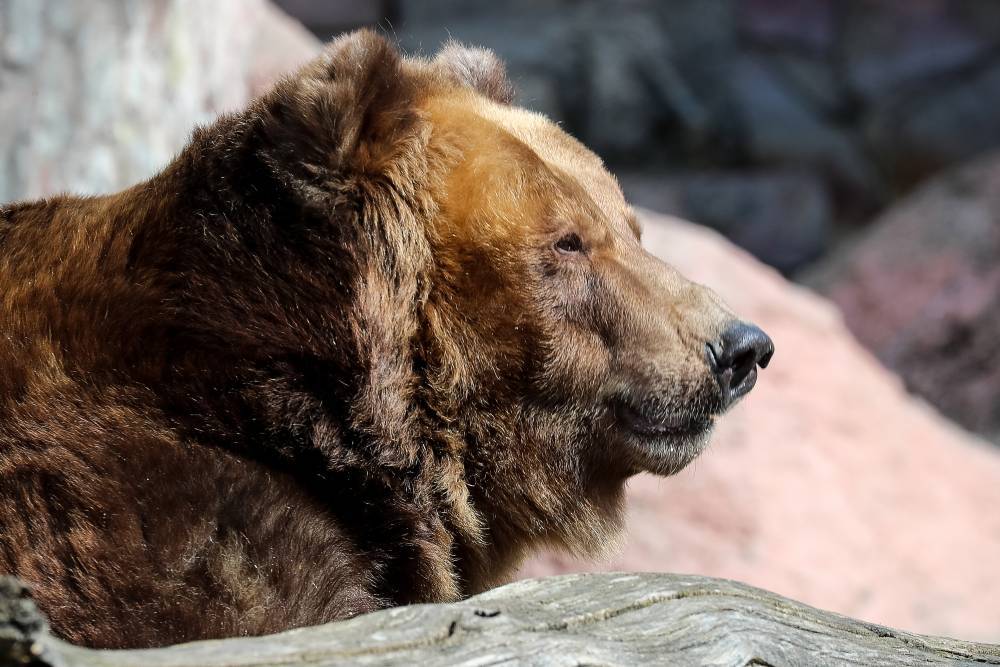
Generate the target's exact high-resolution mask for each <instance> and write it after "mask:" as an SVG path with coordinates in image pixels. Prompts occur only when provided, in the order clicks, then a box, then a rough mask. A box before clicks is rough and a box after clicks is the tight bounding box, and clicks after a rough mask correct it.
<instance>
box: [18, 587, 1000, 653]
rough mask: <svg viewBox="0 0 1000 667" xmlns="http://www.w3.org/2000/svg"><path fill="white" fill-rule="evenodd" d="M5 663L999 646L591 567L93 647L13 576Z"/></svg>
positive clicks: (763, 594)
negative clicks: (130, 644) (466, 593)
mask: <svg viewBox="0 0 1000 667" xmlns="http://www.w3.org/2000/svg"><path fill="white" fill-rule="evenodd" d="M0 664H3V665H7V664H12V665H18V664H19V665H33V666H35V667H125V666H126V665H128V666H132V665H142V666H146V667H168V666H169V667H194V666H197V667H249V666H251V665H252V666H253V667H267V666H270V665H275V666H277V665H296V666H297V667H309V666H317V667H318V666H320V665H341V664H358V665H393V664H405V665H420V666H421V667H431V666H433V665H456V664H463V665H494V664H527V665H542V664H544V665H638V664H683V665H810V666H812V665H865V666H868V665H962V664H965V665H984V664H988V665H1000V646H992V645H987V644H975V643H971V642H964V641H958V640H953V639H944V638H939V637H927V636H921V635H915V634H911V633H908V632H902V631H899V630H892V629H890V628H885V627H882V626H878V625H874V624H871V623H866V622H864V621H859V620H856V619H851V618H847V617H844V616H840V615H838V614H833V613H830V612H825V611H821V610H819V609H814V608H812V607H809V606H806V605H804V604H801V603H798V602H795V601H792V600H788V599H786V598H783V597H781V596H779V595H775V594H774V593H769V592H767V591H763V590H760V589H757V588H752V587H750V586H747V585H745V584H741V583H737V582H733V581H726V580H724V579H710V578H706V577H694V576H682V575H671V574H589V575H567V576H561V577H547V578H543V579H532V580H527V581H520V582H517V583H513V584H510V585H508V586H504V587H502V588H498V589H495V590H493V591H490V592H488V593H484V594H482V595H478V596H476V597H473V598H470V599H468V600H465V601H463V602H456V603H453V604H428V605H414V606H410V607H400V608H396V609H388V610H385V611H380V612H376V613H373V614H368V615H365V616H361V617H359V618H355V619H352V620H349V621H343V622H340V623H330V624H327V625H321V626H316V627H311V628H302V629H299V630H292V631H290V632H284V633H281V634H277V635H271V636H267V637H254V638H246V639H226V640H218V641H203V642H194V643H191V644H183V645H178V646H171V647H167V648H162V649H151V650H143V651H95V650H90V649H85V648H80V647H77V646H72V645H70V644H67V643H65V642H63V641H60V640H58V639H56V638H54V637H52V636H51V635H49V634H48V632H47V631H46V630H45V625H44V622H43V621H41V619H40V618H39V617H38V615H37V613H35V612H34V611H33V607H32V605H31V603H30V601H27V600H26V599H25V597H24V591H23V589H22V588H21V587H20V585H19V584H17V583H16V582H15V581H14V580H12V579H7V580H6V581H3V582H0Z"/></svg>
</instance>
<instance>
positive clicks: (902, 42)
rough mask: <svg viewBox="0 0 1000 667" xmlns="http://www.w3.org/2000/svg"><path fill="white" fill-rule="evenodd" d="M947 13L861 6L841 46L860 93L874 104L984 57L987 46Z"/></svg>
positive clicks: (915, 6) (944, 9)
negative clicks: (902, 89)
mask: <svg viewBox="0 0 1000 667" xmlns="http://www.w3.org/2000/svg"><path fill="white" fill-rule="evenodd" d="M948 9H949V7H948V4H947V3H941V2H938V3H877V2H869V3H864V4H861V3H857V4H856V5H855V6H854V9H853V11H850V12H848V13H847V20H846V27H845V35H844V40H843V44H841V46H840V49H841V52H842V53H843V55H844V59H845V67H846V74H847V78H848V80H849V81H850V82H851V84H852V86H853V87H854V90H855V92H856V93H857V94H858V95H860V96H861V97H862V98H863V99H865V100H866V101H875V100H878V99H881V98H883V97H885V96H887V95H890V94H892V93H894V92H896V91H898V90H899V89H900V88H901V87H903V86H908V85H912V84H914V83H916V82H919V81H926V80H927V79H929V78H931V77H934V76H936V75H940V74H942V73H945V72H949V71H955V70H957V69H959V68H962V67H965V66H968V65H969V64H970V63H972V62H974V61H975V60H976V59H977V58H979V57H980V56H982V55H983V54H984V53H985V52H986V51H987V49H988V43H987V41H986V40H985V39H984V38H983V37H982V36H980V35H978V34H976V33H975V32H973V31H972V30H971V29H969V28H968V27H967V26H966V25H964V24H962V23H961V22H959V21H957V20H955V18H954V17H953V15H952V14H951V13H950V12H949V11H948Z"/></svg>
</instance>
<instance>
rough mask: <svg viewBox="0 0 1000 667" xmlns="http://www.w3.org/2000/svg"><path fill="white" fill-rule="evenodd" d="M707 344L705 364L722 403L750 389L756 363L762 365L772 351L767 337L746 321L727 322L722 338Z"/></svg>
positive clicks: (767, 360)
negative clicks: (706, 363) (727, 326)
mask: <svg viewBox="0 0 1000 667" xmlns="http://www.w3.org/2000/svg"><path fill="white" fill-rule="evenodd" d="M707 347H708V350H707V354H708V363H709V366H710V367H711V368H712V373H713V374H714V375H715V379H716V381H718V383H719V387H720V388H721V389H722V396H723V401H724V402H725V403H726V405H729V404H731V403H733V402H734V401H736V399H738V398H740V397H741V396H745V395H746V394H747V393H749V392H750V390H751V389H753V386H754V384H755V383H756V382H757V366H760V367H761V368H766V367H767V364H768V362H769V361H771V355H773V354H774V343H773V342H772V341H771V339H770V337H769V336H768V335H767V334H766V333H764V332H763V331H761V330H760V327H756V326H754V325H752V324H747V323H746V322H736V323H734V324H731V325H729V328H728V329H726V330H725V332H723V334H722V337H721V338H719V340H718V341H715V342H712V343H709V344H708V345H707Z"/></svg>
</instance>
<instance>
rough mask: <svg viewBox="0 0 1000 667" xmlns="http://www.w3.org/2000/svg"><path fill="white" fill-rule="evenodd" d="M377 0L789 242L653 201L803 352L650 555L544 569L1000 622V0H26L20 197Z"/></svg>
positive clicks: (1, 67) (562, 115)
mask: <svg viewBox="0 0 1000 667" xmlns="http://www.w3.org/2000/svg"><path fill="white" fill-rule="evenodd" d="M359 25H377V26H379V27H381V28H382V29H383V30H385V31H386V32H388V33H390V34H392V35H394V36H395V37H396V39H397V40H398V41H399V42H400V43H401V44H402V45H403V46H404V48H406V49H407V50H410V51H415V52H424V53H428V54H429V53H433V52H434V51H435V50H436V49H437V48H438V46H439V44H440V43H441V42H442V41H443V40H445V39H447V38H449V37H451V38H455V39H458V40H462V41H467V42H471V43H475V44H480V45H485V46H489V47H492V48H493V49H495V50H496V51H497V52H498V53H499V54H500V55H501V56H503V57H504V58H505V59H506V60H507V62H508V64H509V69H510V73H511V76H512V78H513V80H514V81H515V83H516V85H517V88H518V90H519V93H520V100H519V102H520V103H521V104H523V105H525V106H528V107H532V108H535V109H537V110H539V111H542V112H544V113H546V114H549V115H550V116H552V117H554V118H555V119H557V120H558V121H559V122H561V123H562V124H563V125H564V126H565V127H566V128H567V129H568V130H569V131H571V132H572V133H574V134H575V135H577V136H578V137H580V138H581V139H582V140H583V141H585V142H586V143H587V144H589V145H590V146H591V147H593V148H594V149H595V150H597V151H598V152H599V153H600V154H601V155H602V156H603V157H604V158H605V159H606V161H607V162H608V163H609V165H610V166H611V168H612V169H613V170H615V171H616V172H617V173H618V174H619V176H620V179H621V181H622V184H623V186H624V189H625V190H626V192H627V194H629V196H630V197H631V198H632V199H633V201H635V202H636V203H638V204H640V205H643V206H645V207H647V208H650V209H653V210H655V211H659V212H661V213H670V214H674V215H677V216H680V217H683V218H686V219H688V220H692V221H694V222H696V223H699V224H700V225H704V226H708V227H711V228H714V230H716V231H717V232H719V233H720V234H721V235H724V236H725V237H727V238H728V239H729V240H730V241H731V242H733V243H735V244H736V245H738V246H742V247H743V248H744V249H745V250H746V251H749V253H752V254H753V255H755V256H756V257H757V258H758V260H760V261H762V262H764V263H766V264H769V265H770V266H771V267H773V268H768V267H767V266H765V265H764V264H761V263H759V262H758V261H755V260H754V259H752V258H751V257H750V255H748V254H747V253H746V252H744V251H742V250H740V249H738V248H737V247H735V246H734V245H732V244H731V243H729V242H727V241H725V240H723V238H722V236H720V235H718V234H716V233H714V232H709V231H708V230H706V229H705V228H704V227H697V226H693V225H690V224H686V223H683V222H680V221H678V220H675V219H672V218H665V217H660V216H656V215H654V214H651V213H644V214H643V220H644V223H645V224H646V226H647V233H646V242H647V244H648V245H649V247H650V248H651V249H652V250H653V251H654V252H657V253H658V254H660V255H661V256H663V257H664V258H666V259H668V260H670V261H672V262H674V263H676V264H677V265H678V266H679V267H680V268H682V270H684V271H685V272H687V273H688V274H689V275H691V276H692V277H695V278H696V279H698V280H700V281H702V282H705V283H708V284H710V285H712V286H715V287H717V288H718V289H719V291H720V292H721V293H722V294H723V296H724V297H726V298H727V299H729V300H730V301H731V302H732V303H733V305H734V306H735V307H736V308H737V309H738V310H740V311H741V312H744V313H745V314H746V315H747V316H750V317H753V318H754V319H756V320H757V321H759V323H760V324H762V325H764V326H765V328H767V329H768V330H769V331H770V332H771V333H772V335H773V336H774V338H775V339H776V342H777V346H778V354H777V355H776V357H775V360H774V362H773V366H772V368H770V369H769V370H768V373H767V374H766V377H765V378H764V381H763V382H762V383H761V387H760V388H759V389H758V390H757V391H755V392H754V394H752V395H751V396H750V397H749V398H748V400H747V401H745V402H744V405H741V406H740V407H739V408H737V410H736V411H735V412H734V414H733V415H731V416H730V417H729V418H728V419H727V420H725V422H724V424H723V426H722V429H721V431H720V433H719V434H718V437H717V438H716V441H715V445H714V446H713V448H712V449H711V450H710V451H709V452H708V453H707V454H706V456H704V457H703V458H702V459H700V460H699V461H698V462H697V463H696V464H695V465H694V466H692V467H691V468H690V469H689V470H686V471H685V472H684V473H682V474H681V475H680V476H678V477H676V478H674V479H671V480H656V479H653V478H647V477H641V478H639V479H637V480H636V483H635V484H634V485H633V488H632V491H631V493H630V499H629V511H630V515H629V516H630V519H629V521H630V530H629V533H628V538H627V541H626V544H625V550H624V552H623V553H622V554H621V555H619V556H616V557H615V558H613V559H611V560H608V561H603V562H592V563H581V562H573V561H569V560H566V559H564V558H560V557H556V556H552V557H548V558H545V559H541V560H538V561H535V562H534V563H532V564H531V565H530V566H529V568H528V569H527V570H526V573H542V572H553V571H566V570H579V569H584V568H609V567H624V568H631V569H660V570H674V571H689V572H699V573H703V574H714V575H719V576H729V577H734V578H738V579H742V580H744V581H747V582H749V583H753V584H757V585H761V586H765V587H768V588H771V589H772V590H775V591H777V592H779V593H782V594H785V595H789V596H791V597H795V598H798V599H801V600H803V601H805V602H808V603H811V604H814V605H817V606H820V607H825V608H828V609H832V610H835V611H840V612H843V613H847V614H851V615H855V616H860V617H862V618H867V619H869V620H873V621H878V622H882V623H887V624H892V625H899V626H903V627H906V628H907V629H910V630H917V631H922V632H929V633H944V634H950V635H953V636H959V637H969V638H979V639H993V640H1000V621H998V620H997V619H1000V589H998V588H997V585H998V579H997V577H996V566H997V563H998V562H1000V524H998V523H997V519H996V517H997V515H996V513H995V512H994V511H993V510H994V508H996V507H997V506H998V504H1000V448H998V447H996V446H990V445H988V444H987V442H986V441H985V440H984V439H982V438H981V437H980V436H985V438H987V439H992V440H993V442H994V443H1000V354H998V353H997V351H996V343H995V341H996V340H997V339H998V338H1000V112H998V110H1000V2H998V1H997V0H659V1H658V2H654V1H652V0H647V1H643V0H606V1H603V2H598V1H596V0H578V1H575V2H573V1H569V0H562V1H557V0H533V1H530V2H529V1H528V0H511V1H510V2H506V3H495V2H486V1H485V0H424V1H420V2H418V1H417V0H392V1H389V0H383V1H381V2H375V1H373V2H363V1H360V0H325V1H324V0H279V1H278V2H277V3H276V4H272V3H270V2H268V0H213V1H212V2H201V1H199V0H0V201H6V200H11V199H17V198H22V197H37V196H44V195H49V194H53V193H56V192H60V191H73V192H81V193H101V192H107V191H110V190H114V189H117V188H120V187H124V186H126V185H129V184H131V183H134V182H136V181H138V180H140V179H142V178H144V177H146V176H148V175H149V174H151V173H152V172H153V171H155V170H156V169H157V168H159V167H160V166H162V165H163V164H164V163H165V162H166V161H167V160H169V159H170V157H171V156H172V155H173V154H174V153H175V152H176V151H177V150H178V149H179V148H180V147H181V146H182V145H183V142H184V141H185V139H186V137H187V136H188V135H189V133H190V131H191V128H192V127H193V125H194V124H196V123H204V122H208V121H210V120H211V119H212V118H213V117H214V116H216V115H217V114H219V113H221V112H224V111H226V110H229V109H234V108H238V107H240V106H241V105H243V104H244V103H245V102H246V101H247V100H248V99H249V98H250V97H252V96H253V95H254V94H256V93H257V92H259V91H260V90H261V89H262V88H263V87H265V86H267V85H268V84H269V83H270V82H271V81H272V80H273V79H274V78H275V77H276V76H278V75H279V74H280V73H282V72H284V71H287V70H289V69H291V68H293V67H295V66H296V65H297V64H299V63H301V62H303V61H305V60H307V59H308V58H309V57H310V56H311V55H313V54H315V53H316V52H317V50H318V49H319V48H320V40H321V39H326V38H328V37H330V36H332V35H334V34H337V33H338V32H341V31H343V30H345V29H350V28H353V27H357V26H359ZM779 274H783V275H784V276H785V277H784V278H782V276H781V275H779ZM788 278H791V279H792V280H794V281H798V282H799V283H802V284H805V285H808V286H809V287H810V288H812V289H813V290H816V291H819V292H821V293H823V294H825V295H826V296H828V297H829V298H830V299H831V300H832V302H831V301H827V300H824V299H823V298H821V297H818V296H816V295H815V294H813V293H810V292H809V291H807V290H806V289H804V288H802V287H800V286H797V285H795V284H794V283H792V282H789V281H788V280H787V279H788ZM845 323H846V325H847V327H846V328H845V326H844V324H845ZM848 328H849V329H850V332H849V331H848ZM852 333H853V336H856V337H857V339H858V340H859V341H860V342H861V343H862V344H864V345H865V346H867V349H868V350H869V351H871V352H874V354H875V355H877V358H878V359H879V360H881V362H882V364H884V366H885V367H887V368H888V369H890V370H891V371H894V372H895V373H896V374H897V376H898V377H900V378H902V382H900V381H899V380H897V379H896V377H894V376H893V375H892V374H890V373H889V372H888V371H887V370H885V368H883V367H881V366H879V364H878V363H877V362H876V361H875V360H874V358H873V357H872V356H871V355H870V354H869V352H868V351H866V350H865V349H863V348H862V347H860V346H859V345H858V343H857V342H856V341H855V339H854V338H853V337H852ZM914 395H916V396H919V397H923V398H922V400H926V401H929V402H930V403H931V404H933V406H934V409H932V408H930V407H928V406H927V405H926V404H924V403H923V402H922V400H921V399H920V398H915V397H914ZM937 411H940V412H941V413H943V414H944V415H946V416H947V417H950V418H951V419H953V420H955V421H956V422H957V423H958V424H960V425H961V426H962V427H964V429H966V430H963V429H961V428H959V427H958V426H955V425H954V424H952V423H950V422H948V421H947V420H946V419H944V418H943V417H941V416H940V414H938V412H937ZM968 431H973V432H975V433H978V434H979V435H978V436H977V435H974V434H972V433H969V432H968Z"/></svg>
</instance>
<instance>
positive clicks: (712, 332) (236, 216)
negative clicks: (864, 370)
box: [0, 32, 732, 647]
mask: <svg viewBox="0 0 1000 667" xmlns="http://www.w3.org/2000/svg"><path fill="white" fill-rule="evenodd" d="M511 97H512V89H511V87H510V84H509V83H508V82H507V79H506V77H505V75H504V73H503V67H502V65H501V64H500V63H499V62H498V61H497V60H496V59H495V58H494V57H493V56H492V55H491V54H489V53H488V52H484V51H479V50H472V49H465V48H462V47H459V46H457V45H449V46H448V47H447V48H445V49H444V50H443V51H442V52H441V54H440V55H439V56H438V57H437V58H435V59H434V60H430V61H427V60H419V59H407V58H403V57H402V56H400V55H399V53H398V52H397V51H396V49H395V48H394V47H393V46H392V45H391V44H389V43H388V42H387V41H386V40H385V39H383V38H381V37H379V36H377V35H375V34H374V33H370V32H360V33H355V34H352V35H348V36H345V37H343V38H341V39H339V40H337V41H335V42H334V43H333V44H331V45H330V46H329V47H328V49H327V50H326V51H325V53H324V55H323V56H322V57H320V58H319V59H317V60H316V61H315V62H313V63H311V64H310V65H308V66H307V67H305V68H304V69H302V70H301V71H299V72H298V73H296V74H294V75H292V76H290V77H288V78H287V79H285V80H283V81H281V82H280V83H278V84H277V85H276V86H275V88H274V89H273V90H272V91H271V92H269V93H268V94H266V95H265V96H263V97H262V98H260V99H258V100H256V101H255V102H253V103H252V104H251V106H250V107H249V108H248V109H247V110H245V111H243V112H241V113H237V114H233V115H229V116H225V117H223V118H221V119H219V120H218V121H217V122H215V123H214V124H212V125H210V126H208V127H204V128H201V129H199V130H197V131H196V132H195V133H194V136H193V138H192V139H191V142H190V143H189V145H188V146H187V147H186V148H185V149H184V150H183V152H182V153H181V154H180V155H179V156H178V157H177V158H176V159H175V160H174V161H173V162H172V163H171V164H170V165H169V166H168V167H167V168H166V169H165V170H164V171H163V172H162V173H160V174H159V175H157V176H155V177H153V178H152V179H150V180H149V181H147V182H145V183H142V184H140V185H137V186H135V187H133V188H131V189H128V190H126V191H123V192H121V193H118V194H115V195H110V196H105V197H95V198H82V197H71V196H62V197H55V198H51V199H48V200H45V201H36V202H27V203H16V204H11V205H7V206H5V207H0V333H2V337H0V572H8V573H12V574H16V575H17V576H19V577H21V578H23V579H24V580H26V581H27V582H29V583H30V584H31V585H32V586H33V589H34V593H35V596H36V598H37V600H38V603H39V605H40V606H41V608H42V609H43V610H44V612H45V613H46V614H47V615H48V616H49V618H50V619H51V623H52V627H53V628H54V630H55V631H56V632H57V633H58V634H59V635H60V636H62V637H64V638H66V639H68V640H70V641H73V642H78V643H82V644H86V645H90V646H100V647H128V646H154V645H162V644H167V643H172V642H179V641H185V640H191V639H197V638H206V637H223V636H230V635H246V634H261V633H266V632H272V631H278V630H282V629H286V628H290V627H295V626H299V625H305V624H314V623H319V622H324V621H329V620H334V619H339V618H346V617H349V616H353V615H356V614H359V613H363V612H366V611H370V610H374V609H378V608H382V607H386V606H390V605H398V604H406V603H413V602H430V601H445V600H454V599H457V598H459V597H461V596H464V595H468V594H471V593H474V592H477V591H480V590H483V589H485V588H487V587H489V586H491V585H494V584H495V583H497V582H499V581H502V580H503V578H504V577H506V576H508V575H509V573H510V572H511V571H512V568H514V567H516V565H517V564H518V562H520V559H521V558H522V557H523V556H524V555H525V554H526V553H527V552H528V551H529V550H531V549H533V548H536V547H539V546H543V545H555V546H560V547H563V548H568V549H571V550H574V551H577V552H581V553H589V552H593V551H595V550H599V549H601V548H602V547H604V546H606V545H607V544H609V543H610V542H611V541H612V540H613V536H614V534H615V532H616V531H617V529H618V523H619V518H618V515H619V511H620V510H619V507H620V502H621V493H622V487H623V484H624V482H625V480H626V479H627V478H628V477H629V476H630V475H632V474H634V473H636V472H638V471H640V470H651V471H653V472H658V473H663V474H669V473H672V472H675V471H676V470H677V469H679V468H680V467H682V466H683V465H684V464H686V463H687V462H688V461H689V460H690V459H691V458H693V456H695V455H696V454H697V453H698V451H700V449H701V447H702V446H703V444H704V438H705V437H706V434H707V431H708V429H709V427H710V425H711V421H712V419H713V417H714V415H715V414H717V413H719V412H720V411H721V405H720V399H719V396H718V387H717V386H716V385H715V384H714V383H713V381H712V380H711V377H710V374H709V373H708V370H707V368H706V364H705V360H704V344H705V341H706V340H708V339H710V338H712V337H713V336H717V335H718V333H719V331H721V329H722V327H724V326H725V324H726V323H727V322H729V321H730V320H731V319H732V318H731V316H730V315H729V313H728V312H727V311H726V310H725V309H724V307H722V306H721V305H720V304H719V303H718V300H717V299H715V298H714V296H712V295H711V293H710V292H708V291H707V290H705V289H703V288H701V287H698V286H696V285H692V284H690V283H688V282H687V281H685V280H684V279H683V278H681V277H680V276H678V275H677V274H676V273H674V272H673V271H672V270H671V269H669V268H668V267H666V266H665V265H663V264H661V263H659V262H658V261H657V260H655V259H653V258H652V257H651V256H649V255H648V254H647V253H645V252H644V251H643V250H642V248H641V246H640V245H639V241H638V238H637V237H638V230H637V227H636V225H635V220H634V217H633V216H632V214H631V212H630V211H629V209H628V207H627V205H626V204H625V202H624V200H623V199H622V198H621V193H620V191H619V190H618V187H617V184H616V183H615V182H614V179H613V178H612V177H611V176H610V175H608V174H607V172H606V171H605V170H604V168H603V166H602V165H601V164H600V161H599V160H598V159H597V158H596V157H595V156H593V155H592V154H591V153H589V152H588V151H587V150H586V149H585V148H583V147H582V146H581V145H579V144H578V143H576V142H575V141H573V140H572V139H571V138H569V137H568V136H566V135H565V134H563V133H562V132H561V131H560V130H558V128H556V127H555V126H554V125H552V124H551V123H548V121H546V120H545V119H543V118H541V117H539V116H536V115H535V114H530V113H528V112H525V111H522V110H518V109H516V108H514V107H511V106H509V104H510V102H511ZM567 239H568V240H567ZM578 242H579V243H578ZM622 404H628V405H630V406H632V408H633V409H635V410H638V411H640V412H642V413H644V414H645V413H649V414H655V415H667V414H669V415H677V414H683V415H687V417H686V418H689V421H690V423H691V424H693V425H694V426H697V428H694V427H692V429H690V430H691V431H692V432H691V433H682V434H680V435H671V436H670V437H666V436H664V437H662V438H659V439H657V438H652V439H651V440H649V441H646V440H642V439H641V438H640V439H637V437H636V436H635V434H629V433H624V432H622V429H620V420H619V419H618V418H617V417H616V415H618V414H619V412H618V410H619V408H620V406H621V405H622Z"/></svg>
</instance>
